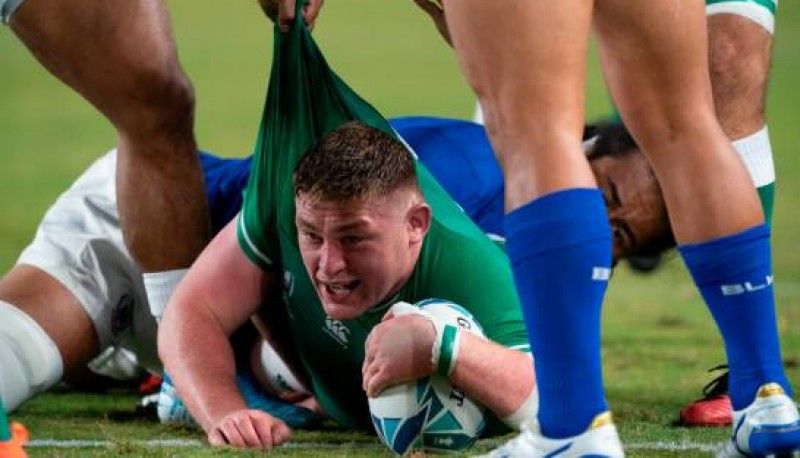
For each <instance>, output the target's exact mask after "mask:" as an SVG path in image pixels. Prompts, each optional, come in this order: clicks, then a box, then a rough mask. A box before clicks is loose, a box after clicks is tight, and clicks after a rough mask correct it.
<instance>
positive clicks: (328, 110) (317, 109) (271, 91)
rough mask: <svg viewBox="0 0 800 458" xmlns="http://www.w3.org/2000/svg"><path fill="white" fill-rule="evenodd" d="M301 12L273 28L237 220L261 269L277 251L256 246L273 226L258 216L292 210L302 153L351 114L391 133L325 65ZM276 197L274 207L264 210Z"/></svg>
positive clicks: (246, 245) (263, 242) (351, 117)
mask: <svg viewBox="0 0 800 458" xmlns="http://www.w3.org/2000/svg"><path fill="white" fill-rule="evenodd" d="M297 3H298V6H300V5H301V4H302V2H297ZM302 17H303V16H302V14H301V13H300V12H299V7H298V13H297V19H296V21H295V24H294V26H293V27H292V29H291V31H289V32H287V33H281V32H280V31H279V30H278V27H277V26H275V28H274V51H273V53H274V54H273V61H272V71H271V74H270V80H269V87H268V90H267V101H266V105H265V107H264V113H263V116H262V121H261V127H260V129H259V133H258V139H257V142H256V145H255V151H254V155H255V157H254V161H253V167H252V172H251V176H250V180H249V182H248V187H247V189H246V190H245V196H246V198H245V202H244V205H243V212H242V214H243V217H242V218H241V219H240V225H239V237H240V241H242V242H244V243H242V247H243V248H244V250H245V253H247V254H248V256H249V257H250V258H251V260H253V261H254V262H256V264H258V265H259V266H261V267H263V268H267V269H270V268H271V267H272V266H273V264H274V263H275V261H277V259H274V258H275V257H276V256H277V252H276V251H274V250H270V249H269V248H267V249H265V250H262V249H260V248H257V247H263V246H265V245H268V243H267V240H265V239H263V238H262V237H261V236H262V235H264V236H266V237H267V238H272V240H275V238H274V237H270V235H274V234H267V233H265V231H262V230H260V228H270V227H271V228H274V227H275V226H276V225H275V222H274V221H269V220H268V219H264V218H269V217H270V215H271V217H275V216H276V215H293V214H294V200H293V199H292V198H291V197H292V195H293V194H292V172H293V171H294V169H295V166H296V165H297V162H298V161H299V160H300V158H301V157H302V156H303V154H305V152H306V151H307V150H308V149H309V148H310V147H311V146H313V145H314V144H315V143H316V142H317V141H318V140H319V139H320V138H321V137H323V136H324V135H325V134H327V133H329V132H331V131H332V130H334V129H336V128H337V127H339V126H341V125H342V124H344V123H346V122H348V121H352V120H359V121H361V122H363V123H364V124H367V125H369V126H372V127H375V128H377V129H380V130H382V131H384V132H389V133H393V130H392V128H391V126H390V125H389V123H388V122H387V121H386V120H385V119H384V118H383V117H382V116H381V115H380V114H379V113H378V112H377V110H375V109H374V108H373V107H372V106H371V105H370V104H368V103H367V102H365V101H364V100H362V99H361V98H360V97H359V96H358V95H357V94H356V93H355V92H353V90H352V89H350V88H349V87H348V86H347V85H346V84H345V83H344V82H343V81H342V80H341V79H340V78H339V77H338V76H337V75H336V74H335V73H334V72H333V71H332V70H331V69H330V67H329V66H328V63H327V62H326V61H325V58H324V57H323V56H322V53H321V52H320V50H319V48H318V47H317V45H316V43H315V42H314V40H313V38H312V37H311V34H310V33H309V31H308V29H307V28H306V26H305V24H304V23H303V19H302ZM265 183H271V184H270V187H271V189H264V188H263V187H261V186H263V185H264V184H265ZM256 194H258V198H256V197H255V196H256ZM287 197H289V198H287ZM276 199H277V201H278V202H277V206H278V208H277V212H273V211H270V208H271V207H272V206H273V205H275V200H276ZM265 251H268V252H265Z"/></svg>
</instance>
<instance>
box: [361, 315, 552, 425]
mask: <svg viewBox="0 0 800 458" xmlns="http://www.w3.org/2000/svg"><path fill="white" fill-rule="evenodd" d="M393 310H396V309H395V308H394V307H393ZM393 310H390V311H389V312H388V313H387V314H386V316H385V317H384V320H383V322H382V323H380V324H379V325H378V326H376V327H375V328H374V329H373V330H372V332H371V333H370V335H369V337H368V339H367V342H366V356H365V360H364V366H363V370H362V372H363V378H364V381H363V385H364V390H365V391H366V392H367V396H369V397H375V396H377V395H379V394H380V393H381V392H382V391H383V390H385V389H386V388H389V387H391V386H393V385H397V384H399V383H404V382H409V381H413V380H417V379H420V378H423V377H428V376H431V375H435V374H437V373H438V372H440V371H444V372H446V373H448V377H449V379H450V382H451V383H452V384H453V385H455V386H458V387H459V388H460V389H461V390H463V391H464V393H465V394H466V395H467V397H469V398H470V399H472V400H473V401H476V402H478V403H480V404H482V405H484V406H485V407H487V408H488V409H489V410H491V411H492V412H494V414H495V415H497V416H498V418H500V419H502V420H503V421H504V422H505V423H506V424H507V425H508V426H510V427H512V428H515V429H519V427H520V425H521V423H522V421H524V420H525V419H527V418H531V417H532V416H533V414H534V412H535V411H536V406H537V404H538V402H537V396H536V390H535V389H534V388H535V378H534V374H533V364H532V361H531V357H530V355H529V354H527V353H523V352H521V351H517V350H514V349H511V348H506V347H504V346H502V345H500V344H498V343H496V342H492V341H491V340H486V339H483V338H481V337H479V336H477V335H475V334H472V333H470V332H465V331H460V330H456V331H455V333H456V334H455V335H453V336H452V337H453V342H454V341H455V340H457V341H458V344H457V346H456V347H457V348H458V350H457V351H453V352H449V355H451V356H452V357H453V361H452V363H451V364H449V365H447V366H448V367H447V368H443V369H441V370H440V369H439V368H438V367H435V365H434V363H435V362H436V363H437V364H436V366H441V365H442V364H440V363H441V356H442V353H441V348H442V337H438V335H440V334H441V332H440V331H439V329H440V326H438V325H436V324H434V322H433V321H432V319H431V318H430V317H427V316H425V315H424V313H421V312H410V313H407V314H403V315H400V314H399V313H398V314H395V312H393ZM444 339H450V337H448V336H445V337H444ZM437 340H438V342H437ZM437 343H438V345H437ZM445 346H447V345H445ZM446 352H447V350H446ZM434 353H435V354H434Z"/></svg>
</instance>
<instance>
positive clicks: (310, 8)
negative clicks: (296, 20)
mask: <svg viewBox="0 0 800 458" xmlns="http://www.w3.org/2000/svg"><path fill="white" fill-rule="evenodd" d="M323 3H325V0H311V1H309V2H308V3H307V4H306V5H305V6H304V7H303V16H304V17H305V20H306V25H307V26H308V29H309V30H314V24H315V23H316V22H317V16H319V10H320V9H321V8H322V4H323Z"/></svg>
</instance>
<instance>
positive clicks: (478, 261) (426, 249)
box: [238, 163, 529, 429]
mask: <svg viewBox="0 0 800 458" xmlns="http://www.w3.org/2000/svg"><path fill="white" fill-rule="evenodd" d="M417 170H418V174H419V179H420V185H421V187H422V189H423V193H424V195H425V198H426V200H427V201H428V203H429V205H430V206H431V208H432V209H433V221H432V224H431V228H430V231H429V232H428V234H427V236H426V238H425V241H424V243H423V246H422V250H421V252H420V257H419V260H418V261H417V264H416V266H415V268H414V272H413V274H412V276H411V278H410V279H409V280H408V282H406V284H405V285H404V286H403V287H402V289H401V290H400V291H399V293H398V294H397V295H396V296H395V297H392V298H389V299H388V300H386V301H385V302H384V303H382V304H376V306H375V308H373V309H372V310H371V311H370V312H368V313H366V314H365V315H362V316H361V317H359V318H358V319H355V320H346V321H339V320H332V319H330V318H328V317H327V316H326V315H325V311H324V310H323V308H322V304H321V302H320V300H319V298H318V296H317V294H316V291H315V290H314V287H313V284H312V282H311V279H310V278H309V276H308V273H307V272H306V269H305V266H304V265H303V261H302V258H301V256H300V250H299V248H298V242H297V231H296V228H295V225H294V195H293V192H292V189H291V186H290V185H291V183H290V182H289V181H290V180H286V181H287V185H288V187H286V188H284V189H283V192H281V193H280V194H276V193H272V192H261V191H258V188H260V186H258V185H256V184H253V185H250V186H248V190H247V191H246V193H245V204H244V206H243V208H242V213H241V214H240V216H239V221H238V225H239V227H238V234H239V244H240V246H241V247H242V250H243V251H244V252H245V254H247V256H248V258H249V259H251V260H252V261H253V262H254V263H256V264H257V265H259V266H261V267H262V268H264V269H267V270H270V271H274V272H276V273H280V272H278V270H279V269H280V270H281V271H282V277H283V282H284V293H283V298H284V304H283V305H285V306H286V308H287V312H288V316H289V326H290V328H291V332H292V336H293V339H294V344H295V347H296V349H297V352H298V354H299V355H300V358H301V359H302V362H303V365H304V366H305V369H306V370H307V371H308V374H309V376H310V379H311V383H312V385H313V390H314V393H315V394H316V395H317V398H318V400H319V402H320V404H321V405H322V407H323V409H325V411H326V412H327V413H328V414H329V415H330V416H331V417H332V418H333V419H334V420H336V421H337V422H339V423H340V424H342V425H344V426H347V427H351V428H364V429H371V423H370V418H369V410H368V407H367V399H366V396H365V393H364V391H363V390H362V389H361V365H362V363H363V361H364V342H365V341H366V338H367V335H368V334H369V332H370V330H371V329H372V328H373V327H374V326H375V325H377V324H378V323H379V322H380V320H381V317H383V315H384V313H385V312H386V310H387V309H388V307H389V306H390V305H391V304H393V303H395V302H397V301H406V302H409V303H415V302H418V301H420V300H423V299H428V298H440V299H447V300H450V301H453V302H455V303H457V304H460V305H462V306H463V307H464V308H466V309H467V310H469V311H470V312H471V313H472V314H473V315H474V316H475V319H476V320H477V321H478V323H480V324H481V326H482V327H483V329H484V332H485V333H486V335H487V337H488V338H489V339H491V340H493V341H495V342H498V343H500V344H502V345H504V346H507V347H512V348H516V349H520V350H522V351H529V345H528V340H527V334H526V332H525V326H524V322H523V321H522V317H521V312H520V309H519V303H518V300H517V296H516V291H515V289H514V283H513V277H512V273H511V268H510V265H509V262H508V259H507V257H506V255H505V253H503V251H502V250H501V249H500V248H498V247H497V246H496V245H495V244H494V243H493V242H492V241H491V240H489V238H487V237H486V235H485V234H484V233H483V232H482V231H481V230H480V229H479V228H478V227H477V226H475V225H474V224H473V223H472V221H470V220H469V218H468V217H467V216H466V215H465V214H464V213H463V212H462V211H461V210H460V209H459V208H458V207H457V206H456V204H455V203H454V202H453V201H452V200H451V199H450V197H449V196H448V195H447V194H446V193H445V192H444V191H443V190H442V189H441V188H440V187H439V185H438V184H437V183H436V182H435V181H434V179H433V178H432V177H431V175H430V174H429V173H428V172H427V170H424V168H423V166H422V165H421V164H419V163H418V165H417ZM286 176H288V177H290V176H291V174H290V173H286ZM265 181H271V180H265ZM277 181H281V180H279V179H277ZM263 184H264V185H265V186H266V187H267V188H268V189H274V187H273V186H270V183H263ZM264 199H266V200H270V201H272V204H271V205H268V206H266V208H267V209H272V211H271V212H270V213H271V214H261V213H260V212H259V211H258V209H263V208H264V206H263V205H253V203H252V201H253V200H259V201H260V200H264ZM279 209H282V210H283V211H282V212H280V213H279V214H276V213H278V210H279ZM267 224H269V226H267ZM259 242H260V243H259ZM270 306H280V305H279V304H270Z"/></svg>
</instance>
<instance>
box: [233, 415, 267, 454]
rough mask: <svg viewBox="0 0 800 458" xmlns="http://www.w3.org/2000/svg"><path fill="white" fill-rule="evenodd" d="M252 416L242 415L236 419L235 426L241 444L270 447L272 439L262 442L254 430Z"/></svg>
mask: <svg viewBox="0 0 800 458" xmlns="http://www.w3.org/2000/svg"><path fill="white" fill-rule="evenodd" d="M256 421H257V420H255V419H254V418H253V417H252V416H250V415H243V416H242V417H240V418H239V419H238V420H237V421H236V428H237V429H238V431H239V434H240V435H241V436H242V441H243V445H244V446H245V447H254V448H270V447H272V441H271V440H270V441H267V442H264V441H262V440H261V437H260V436H259V434H258V433H257V432H256V427H255V426H254V425H253V423H254V422H256Z"/></svg>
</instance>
